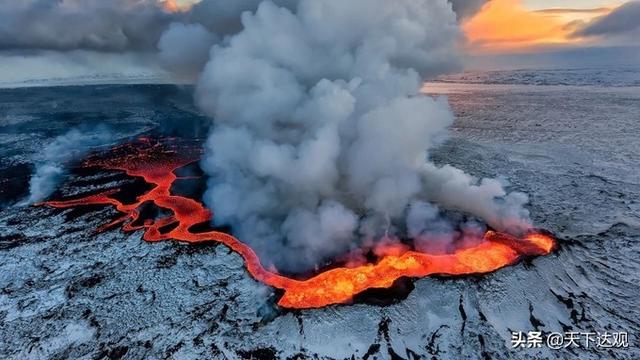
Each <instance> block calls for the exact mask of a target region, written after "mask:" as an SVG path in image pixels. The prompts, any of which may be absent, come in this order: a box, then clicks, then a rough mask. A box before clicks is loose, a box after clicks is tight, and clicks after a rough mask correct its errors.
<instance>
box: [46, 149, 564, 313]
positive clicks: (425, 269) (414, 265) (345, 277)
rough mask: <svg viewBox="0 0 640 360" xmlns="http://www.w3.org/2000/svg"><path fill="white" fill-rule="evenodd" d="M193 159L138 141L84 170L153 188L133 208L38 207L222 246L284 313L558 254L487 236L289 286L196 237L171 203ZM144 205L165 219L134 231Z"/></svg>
mask: <svg viewBox="0 0 640 360" xmlns="http://www.w3.org/2000/svg"><path fill="white" fill-rule="evenodd" d="M185 153H186V154H185ZM199 157H200V153H199V151H197V150H194V149H187V150H185V149H183V148H181V149H180V151H177V150H175V149H172V148H167V146H165V145H163V144H162V143H160V142H157V141H153V140H150V139H147V138H142V139H140V142H139V143H134V144H127V145H123V146H120V147H117V148H114V149H113V150H112V151H111V152H110V154H109V157H108V158H99V157H94V158H90V159H89V160H87V161H86V162H85V164H84V167H97V168H101V169H104V170H114V171H122V172H125V173H126V174H127V175H128V176H130V177H139V178H142V179H144V181H145V182H146V183H148V184H149V185H150V186H152V188H151V189H150V190H149V191H148V192H146V193H144V194H142V195H140V196H138V197H137V198H136V199H135V201H134V202H133V203H130V204H129V203H126V202H125V201H121V200H118V199H117V198H116V197H115V196H114V195H116V194H117V193H118V192H119V189H112V190H108V191H106V192H102V193H99V194H94V195H89V196H86V197H82V198H79V199H74V200H67V201H49V202H46V203H43V204H39V205H46V206H50V207H53V208H61V209H64V208H73V207H77V206H84V205H111V206H114V207H115V208H116V209H117V210H118V211H119V212H120V213H122V214H123V216H121V217H119V218H117V219H116V220H114V221H113V222H111V223H109V224H106V225H105V226H103V227H101V228H100V229H98V231H99V232H102V231H106V230H108V229H110V228H113V227H115V226H118V225H121V226H122V229H123V230H124V231H127V232H129V231H138V230H142V231H144V235H143V238H144V240H146V241H150V242H156V241H164V240H177V241H183V242H187V243H191V244H195V243H202V242H212V241H214V242H219V243H222V244H224V245H226V246H228V247H229V248H231V249H232V250H233V251H235V252H236V253H238V254H239V255H240V256H241V257H242V258H243V259H244V261H245V263H246V268H247V271H248V272H249V273H250V274H251V276H253V278H255V279H256V280H258V281H260V282H262V283H264V284H267V285H269V286H271V287H274V288H277V289H281V290H282V291H283V295H282V297H281V298H280V300H279V301H278V305H280V306H282V307H284V308H297V309H304V308H319V307H323V306H327V305H331V304H343V303H349V302H350V301H352V299H353V297H354V296H355V295H358V294H360V293H362V292H363V291H365V290H368V289H385V288H389V287H391V286H392V285H393V283H394V282H395V281H396V280H398V279H400V278H405V277H409V278H419V277H425V276H429V275H434V274H438V275H451V276H453V275H469V274H481V273H488V272H492V271H495V270H498V269H500V268H503V267H505V266H508V265H511V264H514V263H515V262H517V261H518V260H519V259H521V258H522V257H526V256H539V255H546V254H549V253H550V252H552V251H553V250H554V248H555V247H556V241H555V239H554V238H552V237H551V236H548V235H546V234H542V233H531V234H529V235H526V236H524V237H523V238H521V239H518V238H515V237H513V236H511V235H507V234H502V233H497V232H494V231H487V232H486V234H485V235H484V238H483V241H481V242H480V243H479V244H477V245H474V246H471V247H467V248H463V249H458V250H455V251H454V252H452V253H448V254H437V255H436V254H428V253H422V252H417V251H411V250H408V249H407V250H402V251H396V252H390V253H389V254H388V255H385V256H383V257H382V258H380V259H379V260H378V261H377V262H375V263H370V264H364V265H360V266H356V267H339V268H333V269H331V270H327V271H324V272H321V273H319V274H316V275H315V276H312V277H310V278H308V279H306V280H298V279H293V278H290V277H286V276H283V275H280V274H278V273H276V272H275V271H270V270H267V269H265V268H264V267H263V265H262V264H261V262H260V259H259V257H258V255H257V254H256V253H255V252H254V251H253V250H252V249H251V248H250V247H249V246H248V245H246V244H244V243H242V242H241V241H240V240H238V239H236V238H235V237H233V236H231V235H229V234H226V233H223V232H219V231H207V232H196V231H194V227H196V226H197V225H201V224H203V223H208V222H210V221H211V219H212V217H213V214H212V212H211V211H209V210H208V209H207V208H206V207H205V206H204V205H203V204H202V203H200V202H198V201H196V200H193V199H190V198H187V197H183V196H177V195H173V194H172V193H171V186H172V185H173V184H174V182H175V181H176V180H178V179H180V178H179V177H178V176H177V175H176V170H178V169H180V168H183V167H185V166H187V165H189V164H192V163H194V162H197V161H198V159H199ZM149 202H151V203H153V204H154V205H156V206H158V207H160V208H162V209H164V210H167V211H169V212H170V213H171V215H168V216H166V217H160V218H159V219H155V220H145V221H144V222H142V223H140V221H138V220H139V218H140V216H141V207H142V206H143V204H145V203H149ZM167 229H169V230H167Z"/></svg>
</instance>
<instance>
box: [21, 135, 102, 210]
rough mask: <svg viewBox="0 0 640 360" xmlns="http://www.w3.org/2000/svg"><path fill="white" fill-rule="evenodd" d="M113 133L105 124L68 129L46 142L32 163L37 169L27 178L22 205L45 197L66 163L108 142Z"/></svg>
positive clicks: (59, 176)
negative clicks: (26, 190) (29, 178)
mask: <svg viewBox="0 0 640 360" xmlns="http://www.w3.org/2000/svg"><path fill="white" fill-rule="evenodd" d="M112 140H113V135H112V133H111V132H110V131H109V130H108V129H107V128H106V127H104V126H99V127H96V128H93V129H71V130H69V131H68V132H67V133H65V134H63V135H60V136H58V137H56V138H55V139H54V140H53V141H52V142H51V143H49V144H47V145H46V146H45V147H44V148H43V149H42V151H41V152H40V155H39V156H38V157H37V160H36V162H35V166H36V171H35V173H34V174H33V175H32V176H31V180H30V181H29V191H30V194H29V198H27V199H26V200H24V202H23V203H24V204H33V203H35V202H39V201H42V200H44V199H46V198H47V197H48V196H49V195H51V194H52V193H53V191H54V190H55V189H56V186H57V185H58V183H60V181H61V180H62V179H63V178H64V176H65V175H66V170H65V163H67V162H69V161H72V160H74V159H79V158H81V157H82V156H84V155H86V154H87V152H89V151H90V150H91V149H92V148H94V147H97V146H101V145H106V144H109V143H110V142H111V141H112Z"/></svg>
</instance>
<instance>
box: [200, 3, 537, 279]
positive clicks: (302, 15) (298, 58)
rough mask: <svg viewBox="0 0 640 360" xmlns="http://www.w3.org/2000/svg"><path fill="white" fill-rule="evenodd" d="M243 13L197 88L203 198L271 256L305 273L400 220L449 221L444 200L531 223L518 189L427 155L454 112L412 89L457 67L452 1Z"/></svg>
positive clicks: (502, 222)
mask: <svg viewBox="0 0 640 360" xmlns="http://www.w3.org/2000/svg"><path fill="white" fill-rule="evenodd" d="M240 21H241V22H240V23H241V25H242V26H241V30H239V31H238V33H237V34H235V35H226V36H225V39H224V40H222V41H220V42H219V43H217V44H216V45H214V46H213V47H212V49H211V51H210V54H209V60H208V62H207V63H206V65H205V67H204V70H203V71H202V73H201V74H200V76H199V81H198V84H197V95H196V99H197V103H198V104H199V106H200V107H201V109H202V110H203V111H205V112H206V113H207V114H208V115H210V116H211V117H212V118H213V119H214V127H213V130H212V132H211V134H210V136H209V139H208V142H207V145H206V154H205V157H204V159H203V161H202V167H203V168H204V169H205V171H206V172H207V174H209V176H210V181H209V189H208V191H207V193H206V194H205V202H206V203H207V204H208V206H210V207H211V208H212V209H213V210H214V212H215V217H214V221H215V222H216V224H218V225H223V224H224V225H229V224H230V225H232V227H233V228H234V232H235V233H236V235H237V236H238V237H239V238H241V239H242V240H243V241H245V242H248V243H249V244H251V246H252V247H253V248H254V249H256V250H257V251H258V252H259V253H260V254H261V257H262V258H263V259H265V261H266V262H267V263H268V262H269V261H270V262H272V263H274V264H277V266H278V268H279V269H280V270H284V271H300V270H304V269H309V268H310V267H312V266H314V265H318V264H319V263H321V262H322V261H323V259H326V258H328V257H331V256H335V255H336V254H339V253H341V252H344V251H347V250H349V249H351V248H355V247H358V246H359V244H360V243H362V242H367V241H375V240H376V239H381V238H385V237H388V236H402V234H403V233H404V234H406V233H407V229H408V232H409V234H410V235H414V236H418V235H420V234H428V233H433V231H430V230H433V229H436V228H441V229H448V228H447V226H449V227H452V226H453V225H452V224H448V225H447V223H445V222H443V221H444V220H443V219H444V218H443V216H442V211H445V210H447V211H448V210H457V211H461V212H465V213H468V214H472V215H473V216H474V217H477V218H479V219H481V220H483V221H484V222H486V223H488V224H489V225H490V226H492V227H494V228H497V229H500V230H505V231H511V232H514V233H517V232H521V231H524V230H525V229H527V228H528V227H530V223H529V220H528V213H527V211H526V210H525V209H524V204H525V203H526V202H527V197H526V195H524V194H520V193H507V191H505V189H504V186H503V184H501V183H500V182H499V181H497V180H493V179H476V178H474V177H472V176H470V175H468V174H465V173H464V172H463V171H462V170H459V169H456V168H454V167H451V166H444V167H438V166H436V165H434V164H433V163H431V162H430V160H429V150H430V149H432V148H433V147H435V146H438V145H439V144H441V143H442V142H443V141H445V140H446V139H447V136H448V131H447V129H448V127H449V126H450V125H451V123H452V122H453V115H452V112H451V110H450V108H449V105H448V104H447V101H446V99H444V98H437V99H434V98H431V97H427V96H423V95H421V94H420V88H421V84H422V82H423V80H424V79H426V78H431V77H434V76H436V75H438V74H442V73H445V72H449V71H454V70H458V68H459V67H460V62H459V60H460V59H461V56H460V54H459V53H458V47H457V43H458V42H459V40H460V38H461V36H462V34H461V32H460V30H459V27H458V23H457V16H456V14H455V13H454V12H453V10H452V5H451V4H450V3H448V2H446V1H444V0H438V1H433V0H393V1H389V0H353V1H348V2H338V1H332V0H301V1H299V2H297V4H296V6H279V5H278V4H276V3H273V2H271V1H263V2H260V4H259V5H258V7H257V9H256V10H255V11H254V12H244V13H242V15H241V16H240ZM210 31H211V29H210ZM212 32H213V31H212ZM412 204H423V205H415V206H417V208H418V209H420V210H411V209H413V208H415V206H414V207H412ZM424 204H426V205H424ZM425 209H427V210H425ZM471 223H473V222H470V224H471ZM468 227H469V228H473V226H471V225H469V226H468ZM462 228H467V227H466V226H462ZM463 232H464V231H463ZM469 232H470V233H473V231H469ZM442 233H444V231H442ZM267 265H268V264H267Z"/></svg>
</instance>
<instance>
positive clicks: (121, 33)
mask: <svg viewBox="0 0 640 360" xmlns="http://www.w3.org/2000/svg"><path fill="white" fill-rule="evenodd" d="M178 16H179V14H174V13H170V12H169V11H168V10H166V9H165V7H164V6H163V4H162V3H159V2H156V1H154V0H140V1H136V0H110V1H103V0H65V1H60V0H21V1H3V2H2V6H1V7H0V50H17V49H22V50H57V51H71V50H95V51H103V52H123V51H131V50H151V49H154V47H155V45H156V43H157V41H158V39H159V37H160V34H162V32H163V31H164V30H165V29H166V27H167V26H168V24H169V23H170V22H171V21H172V20H174V19H175V18H176V17H178Z"/></svg>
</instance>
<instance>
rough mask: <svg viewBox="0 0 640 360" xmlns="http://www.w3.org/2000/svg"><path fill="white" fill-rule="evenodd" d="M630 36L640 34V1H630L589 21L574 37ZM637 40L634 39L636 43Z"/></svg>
mask: <svg viewBox="0 0 640 360" xmlns="http://www.w3.org/2000/svg"><path fill="white" fill-rule="evenodd" d="M631 34H636V35H638V34H640V1H631V2H628V3H625V4H623V5H621V6H620V7H618V8H616V9H615V10H613V11H612V12H611V13H609V14H607V15H605V16H602V17H599V18H597V19H595V20H593V21H591V22H590V23H588V24H587V25H586V26H584V27H583V28H582V29H580V30H578V31H577V32H576V33H575V34H574V35H575V36H618V35H631ZM637 39H638V38H637V37H635V40H636V41H637Z"/></svg>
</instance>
